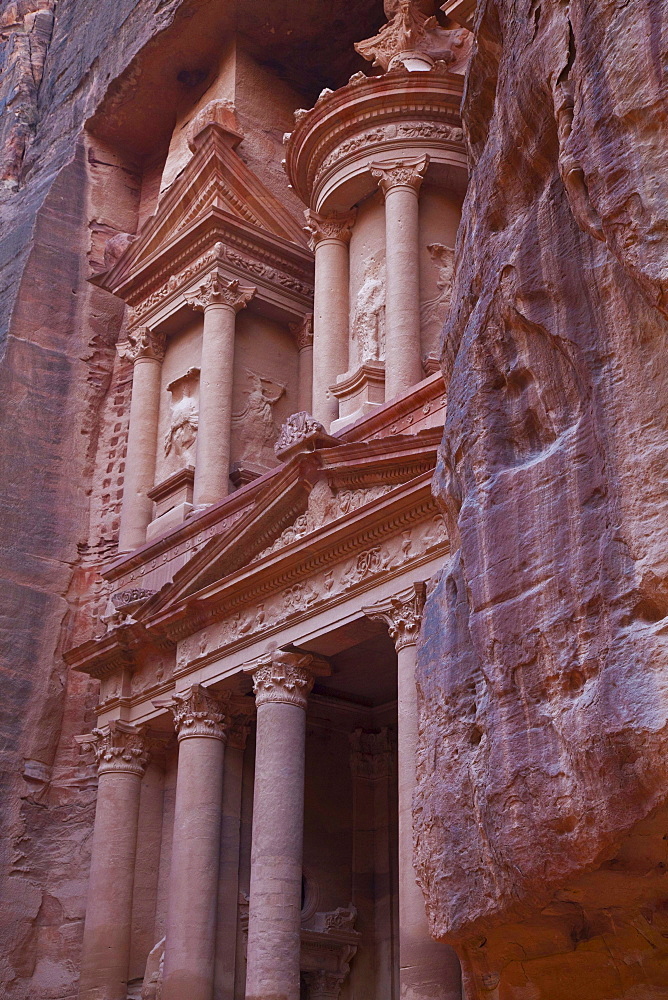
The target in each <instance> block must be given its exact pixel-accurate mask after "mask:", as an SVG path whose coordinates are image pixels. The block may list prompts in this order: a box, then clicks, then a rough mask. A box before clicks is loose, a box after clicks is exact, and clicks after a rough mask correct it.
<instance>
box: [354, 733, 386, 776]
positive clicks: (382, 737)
mask: <svg viewBox="0 0 668 1000" xmlns="http://www.w3.org/2000/svg"><path fill="white" fill-rule="evenodd" d="M393 736H394V734H393V733H391V732H390V730H389V729H387V727H386V726H384V727H383V728H382V729H381V730H380V731H379V732H368V731H366V730H364V729H356V730H355V731H354V732H353V733H351V734H350V737H349V739H350V769H351V771H352V774H353V777H355V778H368V779H370V780H372V779H374V778H388V777H389V776H390V774H391V773H392V765H393V760H394V752H395V745H394V740H393Z"/></svg>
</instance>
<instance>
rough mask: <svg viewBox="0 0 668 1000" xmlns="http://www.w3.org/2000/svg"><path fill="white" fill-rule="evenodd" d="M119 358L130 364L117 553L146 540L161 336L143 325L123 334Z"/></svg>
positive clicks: (153, 463) (158, 387) (152, 476)
mask: <svg viewBox="0 0 668 1000" xmlns="http://www.w3.org/2000/svg"><path fill="white" fill-rule="evenodd" d="M120 353H121V357H122V358H124V359H125V360H126V361H131V362H132V364H133V374H132V399H131V402H130V424H129V429H128V446H127V454H126V458H125V479H124V484H123V503H122V506H121V524H120V531H119V539H118V548H119V551H120V552H130V551H131V550H132V549H136V548H137V547H138V546H139V545H143V544H144V542H145V541H146V528H147V527H148V524H149V522H150V521H151V517H152V512H153V502H152V500H151V499H150V497H149V496H148V492H149V490H150V489H151V488H152V487H153V485H154V481H155V461H156V449H157V442H158V417H159V411H160V373H161V366H162V360H163V358H164V356H165V336H164V334H161V333H157V332H156V331H154V330H151V329H149V327H147V326H142V327H136V328H135V329H134V330H130V331H129V333H128V335H127V344H126V345H125V346H124V348H123V349H121V351H120Z"/></svg>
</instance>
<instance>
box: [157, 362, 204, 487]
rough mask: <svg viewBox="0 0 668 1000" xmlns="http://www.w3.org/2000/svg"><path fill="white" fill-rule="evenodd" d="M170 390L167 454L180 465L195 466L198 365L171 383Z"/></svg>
mask: <svg viewBox="0 0 668 1000" xmlns="http://www.w3.org/2000/svg"><path fill="white" fill-rule="evenodd" d="M167 389H168V391H169V392H170V393H171V394H172V402H171V406H170V410H169V426H168V428H167V433H166V434H165V457H166V458H169V457H170V456H171V457H172V461H173V463H174V464H175V465H176V466H178V468H183V467H184V466H186V465H194V464H195V442H196V440H197V424H198V419H199V412H198V405H197V392H198V389H199V368H189V369H188V371H187V372H186V373H185V375H181V376H180V378H176V379H174V381H173V382H170V383H169V385H168V386H167Z"/></svg>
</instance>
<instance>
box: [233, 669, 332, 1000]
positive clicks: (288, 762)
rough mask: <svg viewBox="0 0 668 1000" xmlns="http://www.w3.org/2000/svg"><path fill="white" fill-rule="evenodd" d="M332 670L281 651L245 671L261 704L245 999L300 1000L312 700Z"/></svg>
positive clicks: (257, 737)
mask: <svg viewBox="0 0 668 1000" xmlns="http://www.w3.org/2000/svg"><path fill="white" fill-rule="evenodd" d="M326 669H327V668H326V667H323V666H322V664H318V663H317V662H316V660H315V658H314V657H312V656H309V655H301V654H297V653H285V652H281V651H275V650H274V651H272V652H270V653H269V654H267V656H265V657H261V658H260V659H259V660H257V661H255V662H254V663H253V664H252V665H250V666H249V667H247V668H246V670H247V672H249V673H252V675H253V685H254V688H255V703H256V705H257V736H256V759H255V794H254V798H253V837H252V848H251V878H250V907H249V915H248V964H247V973H246V1000H299V965H300V951H301V929H300V923H301V891H302V845H303V826H304V750H305V736H306V704H307V696H308V693H309V692H310V690H311V688H312V686H313V675H314V673H316V672H326Z"/></svg>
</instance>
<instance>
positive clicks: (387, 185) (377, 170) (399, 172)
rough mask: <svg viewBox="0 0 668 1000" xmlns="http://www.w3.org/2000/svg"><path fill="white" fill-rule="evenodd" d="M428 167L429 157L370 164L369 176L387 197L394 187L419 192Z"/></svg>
mask: <svg viewBox="0 0 668 1000" xmlns="http://www.w3.org/2000/svg"><path fill="white" fill-rule="evenodd" d="M428 166H429V156H428V155H427V154H426V153H425V155H424V156H422V157H420V158H419V159H414V160H388V161H387V162H386V163H370V164H369V169H370V170H371V176H372V177H373V179H374V180H375V181H378V187H379V188H380V190H381V191H382V192H383V194H384V195H385V196H386V197H387V193H388V191H391V190H392V188H395V187H410V188H413V190H414V191H419V190H420V186H421V184H422V181H423V180H424V175H425V172H426V170H427V167H428Z"/></svg>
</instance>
